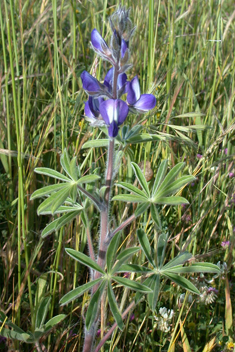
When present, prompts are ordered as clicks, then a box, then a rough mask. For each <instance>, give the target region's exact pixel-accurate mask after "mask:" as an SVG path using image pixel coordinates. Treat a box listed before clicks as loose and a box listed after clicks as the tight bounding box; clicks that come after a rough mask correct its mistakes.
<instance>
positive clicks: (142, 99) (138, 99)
mask: <svg viewBox="0 0 235 352" xmlns="http://www.w3.org/2000/svg"><path fill="white" fill-rule="evenodd" d="M127 102H128V104H129V105H130V107H131V108H133V112H137V113H145V112H147V111H149V110H151V109H153V108H154V107H155V105H156V98H155V96H154V95H152V94H142V95H141V94H140V85H139V80H138V77H137V76H135V77H134V78H133V79H132V81H131V82H129V84H128V85H127Z"/></svg>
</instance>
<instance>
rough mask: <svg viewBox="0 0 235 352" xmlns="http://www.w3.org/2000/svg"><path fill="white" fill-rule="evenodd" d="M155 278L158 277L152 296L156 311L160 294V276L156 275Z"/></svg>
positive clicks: (153, 307) (153, 308)
mask: <svg viewBox="0 0 235 352" xmlns="http://www.w3.org/2000/svg"><path fill="white" fill-rule="evenodd" d="M154 277H156V279H155V280H154V286H153V293H151V295H152V310H153V311H154V310H155V308H156V304H157V300H158V296H159V292H160V285H161V282H160V275H158V274H156V275H154Z"/></svg>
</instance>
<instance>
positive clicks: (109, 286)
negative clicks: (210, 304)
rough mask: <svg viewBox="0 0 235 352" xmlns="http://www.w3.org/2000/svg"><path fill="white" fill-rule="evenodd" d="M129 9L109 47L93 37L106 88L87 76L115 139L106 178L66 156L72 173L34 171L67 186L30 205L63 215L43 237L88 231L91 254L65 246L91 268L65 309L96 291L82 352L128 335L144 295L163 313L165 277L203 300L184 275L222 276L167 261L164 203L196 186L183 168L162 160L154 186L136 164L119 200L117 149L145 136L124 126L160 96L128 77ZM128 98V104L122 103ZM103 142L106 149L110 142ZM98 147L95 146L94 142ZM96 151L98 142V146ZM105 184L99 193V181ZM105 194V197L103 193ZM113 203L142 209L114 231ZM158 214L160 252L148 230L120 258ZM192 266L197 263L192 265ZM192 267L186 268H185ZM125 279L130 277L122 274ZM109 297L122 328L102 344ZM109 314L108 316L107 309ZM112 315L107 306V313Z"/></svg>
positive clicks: (95, 119)
mask: <svg viewBox="0 0 235 352" xmlns="http://www.w3.org/2000/svg"><path fill="white" fill-rule="evenodd" d="M129 14H130V11H129V10H126V9H125V8H124V7H120V8H119V9H118V10H117V11H116V12H115V13H114V14H113V15H112V16H111V18H110V26H111V30H112V36H111V41H110V45H108V44H107V43H106V41H105V40H104V39H103V38H102V36H101V35H100V34H99V32H98V31H97V30H96V29H93V30H92V33H91V46H92V48H93V50H94V51H95V52H96V54H97V55H98V56H99V57H101V58H102V59H103V60H106V61H108V62H109V63H110V65H111V66H112V67H111V68H110V70H109V71H108V72H107V74H106V76H105V78H104V82H103V83H101V82H99V81H98V80H97V79H96V78H95V77H93V76H92V75H90V74H89V73H88V72H87V71H84V72H83V73H82V74H81V79H82V84H83V88H84V90H85V91H86V93H87V94H88V100H87V102H86V103H85V108H84V110H85V115H86V118H87V120H88V121H89V122H90V125H91V126H93V127H96V128H97V127H98V128H100V129H101V130H102V131H103V132H104V133H106V135H107V136H108V141H107V139H106V140H103V141H102V143H104V141H105V143H106V142H108V153H107V166H106V171H105V180H104V182H102V178H101V177H100V176H99V175H97V174H91V175H86V176H81V175H80V169H79V167H78V166H77V165H76V157H74V158H73V159H72V160H70V159H69V156H68V153H67V151H66V150H65V151H64V152H63V154H62V156H61V166H62V168H63V170H64V171H65V173H66V174H67V175H64V174H62V173H59V172H57V171H54V170H52V169H48V168H43V167H41V168H37V169H35V172H37V173H39V174H43V175H46V176H50V177H52V178H54V179H56V180H59V181H62V182H59V183H56V184H54V185H51V186H46V187H43V188H41V189H39V190H37V191H35V192H34V193H33V195H32V196H31V199H35V198H39V197H42V196H46V199H45V200H44V201H43V202H42V203H41V204H40V206H39V208H38V214H52V215H54V214H60V213H62V216H60V217H56V219H55V220H54V221H53V222H51V223H50V224H49V225H47V226H46V228H45V229H44V230H43V232H42V237H46V236H48V235H49V234H51V233H52V232H53V231H57V230H59V229H60V228H62V227H63V226H64V225H66V224H68V223H69V222H71V221H72V220H74V219H75V218H76V217H77V215H80V216H81V219H82V222H83V224H84V227H85V228H86V233H87V245H88V253H89V255H86V254H84V253H82V252H80V251H77V250H74V249H71V248H66V249H65V251H66V253H67V254H68V255H69V256H70V257H72V258H73V259H75V260H76V261H78V262H80V263H82V264H84V265H86V266H87V267H88V268H89V270H90V281H89V282H87V283H85V284H84V285H82V286H79V287H77V288H75V289H73V290H72V291H70V292H68V293H67V294H66V295H65V296H64V297H62V298H61V300H60V304H61V305H65V304H69V303H70V302H71V301H73V300H75V299H77V298H78V297H79V296H81V295H83V294H84V293H85V292H87V291H89V292H90V301H89V305H88V309H87V311H86V316H85V319H84V320H85V321H84V324H85V332H84V335H85V336H84V345H83V352H91V351H95V352H98V351H99V350H100V348H101V347H102V346H103V345H104V344H105V342H106V341H107V340H108V339H109V337H110V336H111V334H112V332H113V331H114V329H115V328H117V327H118V328H119V329H121V330H122V329H123V328H124V321H125V318H126V316H127V315H128V313H130V312H131V311H132V310H133V309H134V307H135V306H136V305H137V304H138V303H139V302H141V301H142V300H143V299H144V297H145V295H147V301H148V304H149V306H150V308H151V309H152V311H153V315H154V311H155V308H156V304H157V300H158V296H159V293H160V288H161V284H162V278H165V279H169V280H171V281H172V282H174V283H176V284H177V285H179V286H181V287H182V288H184V289H186V290H189V291H191V292H192V293H194V294H197V295H199V294H200V292H199V290H198V289H197V288H196V287H195V286H194V285H193V284H192V283H191V281H189V280H188V279H186V278H184V277H182V276H180V274H184V273H186V274H187V273H194V272H200V273H202V272H203V273H205V272H210V273H211V272H213V273H219V272H220V269H219V267H218V266H216V265H213V264H210V263H192V259H193V258H192V255H191V254H190V253H188V252H185V251H182V252H180V253H179V254H178V255H177V256H176V257H175V258H173V259H172V260H171V261H169V262H168V263H165V251H166V246H167V239H168V233H167V229H165V228H163V227H162V223H161V217H160V214H159V209H160V207H161V206H162V205H173V206H175V205H179V204H187V203H188V201H187V200H186V199H185V198H183V197H181V196H179V195H175V194H176V193H177V192H178V191H180V190H181V189H182V187H184V186H186V185H187V184H188V183H190V182H192V181H193V180H194V177H193V176H191V175H183V176H179V175H180V173H182V172H183V168H184V163H182V162H181V163H179V164H177V165H175V166H174V167H173V168H172V169H171V170H170V171H169V172H168V173H167V169H168V161H167V160H163V161H162V162H161V164H160V166H159V168H158V170H157V173H156V176H155V180H154V182H152V181H151V182H147V180H146V179H145V175H144V172H143V171H142V170H141V168H140V167H139V165H137V164H136V163H134V162H132V163H131V166H132V169H133V173H134V175H135V177H136V180H137V182H138V183H139V185H138V187H137V186H136V185H135V184H134V185H133V184H132V183H127V182H117V183H115V186H118V187H120V188H122V189H124V190H125V191H127V192H128V193H120V194H117V195H115V196H114V197H113V192H112V189H113V186H114V180H115V177H116V173H117V167H114V164H115V162H116V160H117V159H118V153H117V152H116V150H115V144H116V145H117V144H118V145H119V147H120V148H121V147H122V146H125V145H126V144H128V143H137V142H138V141H142V139H141V138H139V137H141V136H139V134H140V131H141V128H142V127H141V126H138V125H135V127H133V128H129V127H128V126H125V125H124V126H123V127H122V131H121V133H120V131H119V129H120V126H121V125H122V124H124V123H125V122H126V121H127V118H128V114H144V113H146V112H148V111H150V110H152V109H153V108H154V107H155V105H156V98H155V97H154V95H152V94H142V95H141V93H140V84H139V81H138V77H137V76H135V77H134V78H133V79H132V80H130V81H128V80H127V75H126V72H127V71H128V69H130V67H131V63H130V50H129V45H130V40H131V37H132V35H133V33H134V30H135V28H134V27H133V25H132V22H131V20H130V17H129ZM124 96H125V97H126V101H124V100H123V97H124ZM115 142H116V143H115ZM105 143H104V144H105ZM90 145H92V144H90ZM94 145H95V144H94ZM95 182H96V185H97V183H98V182H99V186H98V187H97V188H95V187H94V185H93V184H94V183H95ZM97 189H99V191H97ZM112 201H117V202H118V201H122V202H131V203H137V206H136V208H134V209H135V210H134V212H133V214H132V215H130V216H129V217H128V218H127V219H124V221H123V222H122V223H120V224H119V225H118V226H117V227H116V228H115V227H112V226H111V221H110V219H111V216H115V214H111V211H112V207H111V202H112ZM91 204H93V205H94V206H95V208H96V210H97V212H99V214H100V234H99V247H98V253H95V251H94V247H93V243H92V238H91V235H90V221H89V218H88V212H87V209H88V207H89V206H90V205H91ZM149 211H150V213H151V217H152V220H153V222H154V224H155V230H156V231H155V234H154V250H153V248H152V246H151V244H150V242H149V239H148V236H147V234H146V233H145V232H144V230H143V229H141V228H140V229H138V230H137V238H138V241H139V244H140V245H139V246H136V247H129V248H126V249H123V250H122V251H121V252H120V253H119V254H117V249H118V245H119V241H120V234H121V233H122V230H123V229H124V228H125V227H126V226H128V225H130V224H131V223H132V222H133V221H135V220H136V219H137V218H138V217H140V216H141V215H142V214H143V213H145V212H149ZM140 251H142V253H143V257H145V258H146V259H147V263H148V264H147V265H145V266H143V265H139V264H133V263H130V261H131V260H133V258H134V256H138V253H139V252H140ZM189 263H190V264H189ZM185 264H186V265H185ZM123 273H125V274H124V275H123ZM126 273H135V274H134V275H135V278H136V279H135V280H131V279H129V278H127V277H126V276H127V275H126ZM114 282H116V283H117V284H118V285H119V286H124V287H125V288H128V289H131V290H134V291H136V294H135V297H134V299H133V300H132V301H131V302H129V306H128V307H127V308H126V309H125V311H123V312H120V310H119V307H118V302H117V300H116V296H115V285H113V283H114ZM106 297H107V298H108V304H109V307H110V312H111V314H112V315H113V317H114V319H115V323H114V325H113V326H112V327H110V329H109V330H108V332H107V333H106V334H105V335H104V336H102V338H101V340H100V342H99V344H98V345H96V342H95V337H96V336H97V330H98V328H99V324H100V321H101V320H102V321H103V322H104V321H105V317H104V315H105V314H104V310H105V302H106ZM101 306H102V307H103V308H104V309H103V310H101V309H100V307H101ZM107 309H108V308H107Z"/></svg>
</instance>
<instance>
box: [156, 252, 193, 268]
mask: <svg viewBox="0 0 235 352" xmlns="http://www.w3.org/2000/svg"><path fill="white" fill-rule="evenodd" d="M191 258H192V254H191V253H189V252H183V253H180V254H178V255H177V257H175V258H173V259H172V260H170V261H169V262H168V263H167V264H166V265H164V267H163V268H162V270H165V269H166V270H167V269H169V268H172V267H174V266H177V265H183V264H184V263H186V262H187V261H188V260H189V259H191Z"/></svg>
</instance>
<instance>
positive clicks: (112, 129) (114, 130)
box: [108, 121, 118, 138]
mask: <svg viewBox="0 0 235 352" xmlns="http://www.w3.org/2000/svg"><path fill="white" fill-rule="evenodd" d="M108 134H109V137H111V138H115V137H117V135H118V125H117V124H116V122H115V121H113V122H112V123H111V124H110V126H109V128H108Z"/></svg>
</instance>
